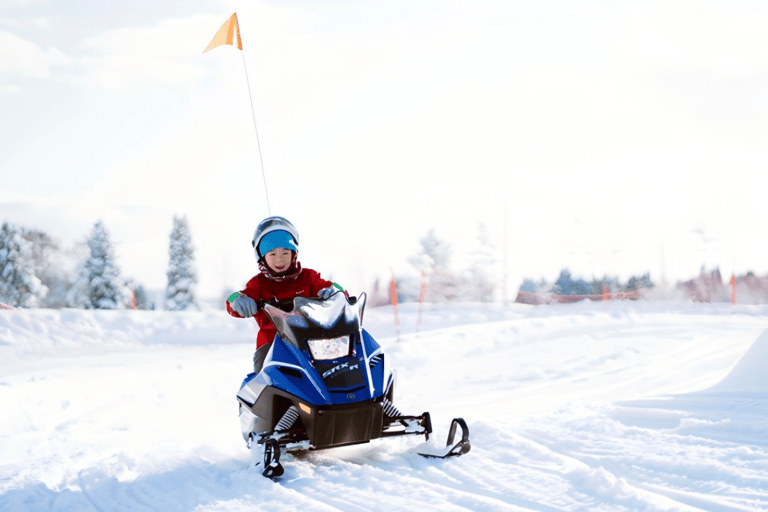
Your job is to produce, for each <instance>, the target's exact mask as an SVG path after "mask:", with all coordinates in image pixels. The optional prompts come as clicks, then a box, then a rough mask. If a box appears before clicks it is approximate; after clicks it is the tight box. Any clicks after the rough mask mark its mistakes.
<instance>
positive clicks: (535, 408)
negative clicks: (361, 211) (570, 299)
mask: <svg viewBox="0 0 768 512" xmlns="http://www.w3.org/2000/svg"><path fill="white" fill-rule="evenodd" d="M417 314H418V308H417V305H415V304H404V305H403V304H401V305H400V307H399V318H400V321H401V324H402V325H401V326H400V328H399V335H398V334H396V333H397V332H398V330H397V329H396V327H395V325H394V318H393V314H392V309H391V308H389V307H383V308H371V309H368V310H367V311H366V314H365V327H366V329H367V330H368V331H369V332H370V333H371V334H372V335H373V336H374V337H375V338H376V339H377V340H378V341H379V342H380V343H381V344H382V346H383V347H384V348H385V349H386V350H387V353H388V355H389V357H390V361H391V363H392V364H393V365H394V366H395V367H396V368H397V369H398V383H397V388H396V392H395V404H396V405H397V406H398V408H399V409H400V410H402V411H403V412H405V413H409V412H411V413H415V414H419V413H421V412H423V411H426V410H428V411H430V412H431V414H432V418H433V424H434V427H435V435H434V436H433V438H432V439H431V440H430V443H429V444H430V445H431V446H432V447H436V446H437V445H439V444H441V443H443V442H444V440H445V437H446V436H447V429H448V426H449V424H450V420H451V419H452V418H453V417H463V418H464V419H466V421H467V423H468V425H469V428H470V434H471V435H470V437H471V439H472V451H470V452H469V453H468V454H467V455H465V456H463V457H460V458H457V459H451V460H445V461H435V460H428V459H424V458H422V457H420V456H418V455H416V454H415V450H416V449H417V448H418V447H419V446H420V445H421V444H422V443H423V438H417V437H407V438H396V439H387V440H375V441H373V442H371V443H369V444H365V445H358V446H352V447H347V448H341V449H335V450H327V451H322V452H312V453H308V454H303V455H300V456H285V457H284V465H285V469H286V472H285V475H284V476H283V478H282V479H281V480H280V481H279V482H273V481H271V480H268V479H265V478H263V477H261V476H260V474H259V473H258V471H255V470H254V469H253V468H251V467H249V453H248V451H247V450H246V448H245V446H244V443H243V440H242V437H241V435H240V431H239V424H238V419H237V404H236V401H235V394H236V392H237V390H238V388H239V386H240V383H241V382H242V379H243V377H244V376H245V374H246V373H247V372H248V370H249V367H250V365H251V357H252V354H253V348H254V339H255V335H256V326H255V324H254V323H253V322H251V321H245V320H238V319H234V318H231V317H229V316H228V315H227V314H226V313H225V312H223V311H222V310H204V311H195V312H159V311H125V310H117V311H98V310H97V311H94V310H88V311H84V310H45V309H28V310H19V309H16V310H0V411H2V412H1V413H0V511H2V512H21V511H24V512H29V511H43V510H45V511H48V510H57V511H72V512H74V511H77V512H81V511H123V510H125V511H149V510H161V511H217V512H219V511H221V512H224V511H227V512H241V511H257V510H269V511H270V512H273V511H293V510H302V509H303V510H313V511H314V510H320V511H325V510H328V511H330V510H344V511H358V510H361V509H366V510H369V511H378V510H382V511H383V510H446V511H458V510H483V511H485V510H501V511H506V510H510V511H517V510H544V511H553V510H564V511H573V510H590V511H591V510H606V511H608V510H610V511H625V510H626V511H635V510H638V511H639V510H643V511H647V510H707V511H710V510H718V511H719V510H765V509H768V437H767V436H766V435H765V433H766V429H768V385H767V384H768V374H767V372H765V368H766V366H768V331H766V327H768V306H738V305H737V306H730V305H727V304H691V303H684V302H643V301H639V302H611V303H590V302H583V303H578V304H558V305H550V306H525V305H509V306H501V305H480V304H451V305H427V306H425V308H424V311H423V321H422V323H421V325H420V326H417V325H416V318H417ZM417 327H418V328H417Z"/></svg>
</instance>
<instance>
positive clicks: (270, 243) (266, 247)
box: [259, 231, 299, 258]
mask: <svg viewBox="0 0 768 512" xmlns="http://www.w3.org/2000/svg"><path fill="white" fill-rule="evenodd" d="M278 248H283V249H289V250H291V251H297V252H298V250H299V248H298V246H297V245H296V241H295V240H294V239H293V237H292V236H291V234H290V233H288V232H287V231H272V232H270V233H267V234H266V235H264V237H263V238H262V239H261V242H259V256H261V257H262V258H263V257H264V256H265V255H266V254H267V253H268V252H269V251H272V250H274V249H278Z"/></svg>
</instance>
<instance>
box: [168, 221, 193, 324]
mask: <svg viewBox="0 0 768 512" xmlns="http://www.w3.org/2000/svg"><path fill="white" fill-rule="evenodd" d="M194 252H195V251H194V248H193V246H192V235H191V234H190V232H189V225H188V224H187V218H186V217H181V218H179V217H174V218H173V230H172V231H171V236H170V244H169V248H168V255H169V257H170V261H169V263H168V272H167V273H166V274H167V276H168V287H167V288H166V290H165V309H166V310H168V311H184V310H188V309H197V308H198V306H197V302H196V301H195V289H194V288H195V284H196V283H197V274H196V273H195V269H194V262H195V256H194Z"/></svg>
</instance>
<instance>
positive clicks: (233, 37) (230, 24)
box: [203, 13, 272, 215]
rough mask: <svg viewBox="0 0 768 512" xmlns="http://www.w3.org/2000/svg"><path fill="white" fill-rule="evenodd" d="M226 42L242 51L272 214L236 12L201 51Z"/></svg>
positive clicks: (262, 170)
mask: <svg viewBox="0 0 768 512" xmlns="http://www.w3.org/2000/svg"><path fill="white" fill-rule="evenodd" d="M222 44H227V45H230V46H234V47H236V48H237V49H238V50H240V51H241V52H243V69H244V70H245V84H246V86H247V87H248V99H249V100H250V101H251V115H252V116H253V129H254V131H255V132H256V147H257V148H258V150H259V164H260V165H261V178H262V179H263V180H264V194H265V195H266V197H267V210H268V211H269V214H270V215H272V205H271V204H270V202H269V189H268V187H267V173H266V172H265V171H264V158H263V157H262V156H261V142H259V128H258V127H257V126H256V110H255V109H254V108H253V95H252V94H251V82H250V80H248V67H247V66H246V65H245V50H243V40H242V37H241V36H240V23H239V22H238V21H237V13H234V14H232V16H230V17H229V18H227V21H225V22H224V24H223V25H222V26H221V28H219V30H218V31H217V32H216V34H215V35H214V36H213V39H211V42H210V43H208V46H207V47H206V48H205V50H203V53H205V52H207V51H210V50H212V49H214V48H216V47H217V46H221V45H222Z"/></svg>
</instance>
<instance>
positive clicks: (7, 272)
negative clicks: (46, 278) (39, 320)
mask: <svg viewBox="0 0 768 512" xmlns="http://www.w3.org/2000/svg"><path fill="white" fill-rule="evenodd" d="M47 292H48V289H47V288H46V287H45V286H43V285H42V284H41V282H40V279H39V278H38V277H37V276H36V275H35V267H34V262H33V260H32V248H31V246H30V244H29V242H27V241H26V240H25V239H24V237H23V236H22V233H21V230H19V229H18V228H16V227H14V226H11V225H10V224H8V222H3V225H2V227H0V302H3V303H5V304H8V305H9V306H15V307H23V308H32V307H36V306H38V305H39V304H40V301H41V300H42V299H43V298H44V297H45V295H46V293H47Z"/></svg>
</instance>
